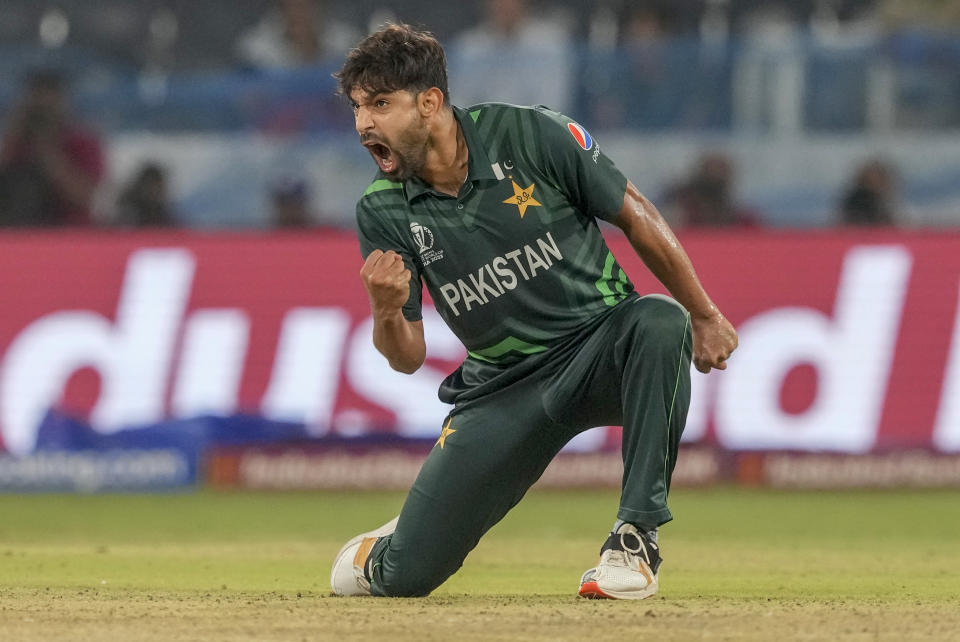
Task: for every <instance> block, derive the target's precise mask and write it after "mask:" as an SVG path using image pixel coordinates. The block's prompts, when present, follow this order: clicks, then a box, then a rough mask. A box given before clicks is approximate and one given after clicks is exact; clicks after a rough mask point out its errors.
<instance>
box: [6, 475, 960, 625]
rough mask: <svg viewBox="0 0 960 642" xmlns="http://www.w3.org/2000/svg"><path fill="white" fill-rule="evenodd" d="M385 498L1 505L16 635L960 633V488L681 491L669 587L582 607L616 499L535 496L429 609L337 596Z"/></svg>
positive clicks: (74, 500) (395, 497)
mask: <svg viewBox="0 0 960 642" xmlns="http://www.w3.org/2000/svg"><path fill="white" fill-rule="evenodd" d="M402 499H403V498H402V495H399V494H387V493H356V494H349V493H288V494H280V493H278V494H255V493H236V494H234V493H213V492H201V493H196V494H184V495H155V496H125V495H114V496H59V495H27V496H16V495H10V496H0V640H4V641H11V642H12V641H18V642H19V641H21V640H24V641H33V640H241V639H242V640H324V639H336V640H351V639H389V640H449V639H457V640H558V639H571V640H573V639H578V640H591V641H598V640H608V639H609V640H613V639H627V638H636V639H640V638H641V636H642V639H661V640H958V639H960V493H958V492H953V491H951V492H948V491H941V492H914V491H897V492H844V493H806V492H804V493H800V492H772V491H756V490H741V489H710V490H677V491H676V492H675V493H674V494H673V498H672V507H673V509H674V513H675V514H676V516H677V520H676V521H675V522H674V523H672V524H670V525H668V526H666V527H665V528H664V529H662V534H661V545H662V550H663V555H664V558H665V560H666V561H665V562H664V565H663V567H662V569H661V591H660V594H659V595H658V596H656V597H654V598H652V599H650V600H646V601H643V602H595V601H587V600H580V599H578V598H576V597H574V591H575V588H576V584H577V582H578V580H579V577H580V573H581V572H582V571H583V570H584V569H586V568H587V567H589V566H591V565H592V564H593V563H594V561H595V558H596V554H597V550H598V549H599V546H600V544H601V543H602V539H603V531H604V529H606V528H609V526H610V523H611V522H612V519H613V515H614V512H615V509H616V494H615V493H612V492H599V491H598V492H548V491H541V492H536V491H534V492H532V493H531V494H530V495H529V496H528V497H527V498H526V499H525V500H524V501H523V502H522V503H521V504H520V505H519V506H518V507H517V508H516V509H515V510H514V512H513V513H511V514H510V515H509V516H508V517H507V518H506V519H505V520H504V521H503V522H502V523H501V524H499V525H498V526H497V527H495V528H494V529H493V530H492V531H491V532H490V534H489V535H488V536H487V537H486V538H485V539H484V540H483V541H482V542H481V544H480V546H479V547H478V548H477V549H476V551H474V553H473V554H472V555H471V556H470V557H469V558H468V559H467V562H466V564H465V565H464V567H463V569H462V570H461V571H460V572H459V573H458V574H457V575H455V576H454V577H453V578H451V580H450V581H449V582H448V583H447V584H446V585H444V586H443V587H441V589H440V590H438V591H437V592H436V593H435V594H434V595H432V596H431V597H429V598H424V599H416V600H393V599H373V598H360V599H342V598H335V597H331V596H330V593H329V586H328V578H329V570H330V562H331V561H332V558H333V556H334V554H335V553H336V551H337V550H338V549H339V547H340V545H341V544H342V543H343V542H344V541H345V540H346V539H347V538H349V537H350V536H352V535H354V534H356V533H357V532H358V531H360V530H366V529H368V528H370V527H373V526H377V525H379V524H380V523H382V522H383V521H386V520H387V519H389V518H390V517H391V516H393V515H394V514H395V513H396V512H397V511H398V510H399V507H400V505H401V503H402Z"/></svg>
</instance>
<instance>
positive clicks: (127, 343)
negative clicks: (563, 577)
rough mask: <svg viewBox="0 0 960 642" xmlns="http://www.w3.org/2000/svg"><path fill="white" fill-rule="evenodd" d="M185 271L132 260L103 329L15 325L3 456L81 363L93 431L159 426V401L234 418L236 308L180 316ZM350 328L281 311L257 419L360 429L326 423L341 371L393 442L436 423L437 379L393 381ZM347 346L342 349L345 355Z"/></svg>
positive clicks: (57, 318)
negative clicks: (394, 431)
mask: <svg viewBox="0 0 960 642" xmlns="http://www.w3.org/2000/svg"><path fill="white" fill-rule="evenodd" d="M194 263H195V261H194V258H193V256H192V255H191V254H190V253H189V252H187V251H186V250H179V249H175V250H167V249H164V250H140V251H137V252H134V253H133V254H131V256H130V259H129V260H128V262H127V269H126V275H125V278H124V281H123V285H122V288H121V292H120V299H119V302H118V304H117V312H116V316H115V320H114V321H111V320H110V319H108V318H106V317H104V316H101V315H100V314H98V313H96V312H91V311H86V310H69V311H61V312H55V313H53V314H49V315H47V316H44V317H41V318H39V319H37V320H36V321H34V322H32V323H31V324H30V325H28V326H26V327H25V328H24V329H23V330H22V331H21V332H20V333H19V334H18V335H17V336H16V337H15V338H14V339H13V341H12V342H11V344H10V346H9V348H8V349H7V351H6V354H5V355H4V358H3V362H2V364H0V431H2V434H3V443H4V445H5V447H6V449H7V450H8V451H10V452H11V453H13V454H16V455H24V454H27V453H30V452H31V451H33V449H34V446H35V444H36V438H37V430H38V428H39V426H40V423H41V421H42V420H43V417H44V415H45V414H46V413H47V411H48V409H49V408H50V407H52V406H53V405H54V404H56V403H57V401H58V400H59V399H60V397H61V395H62V394H63V390H64V386H65V385H66V383H67V381H68V380H69V378H70V377H71V375H72V374H73V373H74V372H76V371H77V370H79V369H81V368H83V367H86V366H90V367H93V368H94V369H95V370H96V371H97V372H98V374H99V375H100V380H101V386H100V388H101V392H100V396H99V398H98V399H97V402H96V405H95V406H94V407H93V411H92V413H91V417H90V419H91V423H92V424H93V426H94V427H95V428H96V430H98V431H99V432H102V433H111V432H115V431H117V430H120V429H124V428H128V427H131V426H137V425H147V424H152V423H156V422H159V421H162V420H163V419H165V418H166V416H167V414H168V408H167V401H166V400H167V399H169V400H170V401H169V411H170V414H173V415H176V416H185V417H189V416H197V415H203V414H221V415H229V414H232V413H235V412H237V411H238V410H239V408H238V407H237V403H238V399H239V387H240V382H241V380H242V379H243V373H244V363H245V360H246V356H247V348H248V342H249V337H250V330H251V327H250V326H251V323H250V317H249V315H248V313H247V312H246V311H244V310H240V309H200V310H194V311H193V312H192V313H190V314H189V315H186V314H185V313H186V305H187V301H188V300H189V298H190V291H191V288H192V281H193V274H194ZM350 326H351V322H350V315H349V314H348V313H347V312H346V311H345V310H343V309H340V308H337V307H323V308H308V307H299V308H293V309H291V310H289V311H288V312H287V313H286V315H285V317H284V319H283V322H282V325H281V328H280V336H279V338H278V341H277V348H276V353H275V356H274V360H273V367H272V372H271V375H270V379H269V383H268V385H267V387H266V390H265V392H264V394H263V397H262V398H261V400H260V412H261V414H263V415H264V416H265V417H267V418H270V419H275V420H282V421H296V422H303V423H305V424H307V425H308V426H309V427H311V429H312V430H313V431H314V432H315V434H318V435H319V434H322V433H324V432H326V431H327V430H328V429H329V427H330V426H331V425H335V424H339V423H340V422H343V423H344V424H345V425H355V426H356V425H365V420H364V419H363V417H358V416H356V413H354V414H352V415H351V414H350V412H349V411H345V412H344V413H343V414H344V416H343V417H342V418H341V417H335V416H334V405H335V402H336V399H337V395H338V390H339V383H340V372H341V368H345V369H346V373H347V377H348V379H349V380H350V383H351V385H352V386H353V388H354V389H356V390H359V391H361V393H366V394H367V397H368V398H369V399H371V400H373V401H375V402H377V403H379V404H381V405H382V406H384V407H386V408H388V409H390V410H391V411H393V412H394V413H395V414H396V416H397V423H398V426H399V430H400V432H401V433H403V434H416V435H418V436H428V435H431V434H433V432H434V425H435V424H436V421H438V420H439V419H437V418H442V417H443V416H444V415H446V413H447V412H448V407H447V406H446V405H444V404H442V403H440V401H439V400H438V399H437V396H436V390H437V387H438V386H439V385H440V382H441V381H442V380H443V378H444V376H445V375H446V373H444V372H441V371H439V370H437V369H435V368H430V367H425V368H421V369H420V370H419V371H418V372H417V373H416V374H415V375H413V376H398V373H395V372H394V371H393V370H391V369H390V367H389V366H388V365H387V363H386V361H385V360H383V359H382V358H381V357H380V356H379V355H378V354H377V353H376V350H375V349H374V348H373V343H372V323H367V324H361V326H360V327H359V328H358V329H357V330H356V331H355V332H354V340H353V341H352V342H351V341H348V336H349V335H350V330H351V327H350ZM424 326H425V328H426V329H427V331H428V332H429V333H430V337H431V340H430V342H429V347H428V350H427V355H428V356H430V357H433V358H438V359H446V360H455V359H458V358H462V356H463V347H462V346H461V345H460V343H459V342H458V341H457V339H456V337H454V336H453V334H452V333H451V332H450V331H449V330H448V329H447V328H446V326H445V325H444V324H443V322H442V321H440V318H439V316H438V315H437V314H436V313H435V312H433V311H425V313H424ZM178 337H182V339H181V340H180V341H179V343H178V340H177V339H178ZM178 345H179V346H180V350H179V353H178V352H177V347H178ZM347 345H350V346H351V348H352V349H351V350H350V351H349V353H347V354H346V355H345V346H347ZM345 356H346V360H345ZM176 357H179V358H176ZM344 361H345V363H344ZM386 382H389V384H388V385H386ZM428 418H429V419H428ZM418 431H419V432H418ZM341 432H345V431H341Z"/></svg>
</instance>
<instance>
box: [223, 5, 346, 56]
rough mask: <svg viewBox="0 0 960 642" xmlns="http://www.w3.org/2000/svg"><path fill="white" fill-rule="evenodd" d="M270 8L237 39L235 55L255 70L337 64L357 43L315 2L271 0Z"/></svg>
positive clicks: (340, 24)
mask: <svg viewBox="0 0 960 642" xmlns="http://www.w3.org/2000/svg"><path fill="white" fill-rule="evenodd" d="M274 5H275V6H274V8H273V9H272V10H271V11H270V12H268V13H267V14H266V15H265V16H264V17H263V18H262V19H261V20H260V22H259V23H257V25H256V26H254V27H253V28H252V29H250V30H249V31H247V32H246V33H244V34H242V35H241V36H240V40H239V41H238V43H237V47H236V48H237V55H238V56H239V58H240V61H241V62H242V63H243V64H244V65H245V66H248V67H252V68H255V69H289V68H294V67H300V66H304V65H314V64H318V63H322V62H324V61H327V60H331V59H335V60H337V61H339V60H340V58H342V56H343V55H344V54H345V53H346V52H347V51H348V50H349V49H350V47H352V46H353V43H354V42H356V41H357V40H359V38H360V34H359V33H358V32H357V31H356V30H355V29H353V28H352V27H350V26H348V25H345V24H343V23H341V22H339V21H335V20H333V19H331V18H329V17H328V16H326V15H325V14H324V12H323V7H322V5H321V3H320V2H319V0H275V3H274Z"/></svg>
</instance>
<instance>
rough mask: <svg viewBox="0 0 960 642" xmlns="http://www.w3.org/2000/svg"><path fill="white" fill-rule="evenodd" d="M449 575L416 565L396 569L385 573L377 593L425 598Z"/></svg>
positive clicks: (387, 595) (388, 595) (389, 595)
mask: <svg viewBox="0 0 960 642" xmlns="http://www.w3.org/2000/svg"><path fill="white" fill-rule="evenodd" d="M450 575H451V574H450V573H445V572H442V571H441V572H437V571H436V570H434V569H430V568H427V567H426V566H425V565H418V566H417V567H415V568H398V569H396V570H395V571H393V572H391V573H385V574H384V577H383V578H382V580H381V582H379V584H378V588H379V591H378V592H379V593H381V594H382V595H384V596H385V597H425V596H427V595H429V594H430V593H431V592H432V591H433V590H434V589H435V588H437V587H438V586H440V585H441V584H443V582H444V581H445V580H446V579H447V578H448V577H450Z"/></svg>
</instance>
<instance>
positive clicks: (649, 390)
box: [545, 295, 691, 528]
mask: <svg viewBox="0 0 960 642" xmlns="http://www.w3.org/2000/svg"><path fill="white" fill-rule="evenodd" d="M688 319H689V317H688V316H687V313H686V311H685V310H684V309H683V308H682V307H681V306H680V305H679V304H677V303H676V302H674V301H673V300H672V299H668V298H667V297H663V296H660V295H650V296H646V297H641V298H638V299H629V300H627V301H624V302H623V303H620V304H619V305H618V306H617V308H616V309H615V310H613V311H611V313H610V315H609V316H608V317H607V319H606V320H605V321H604V322H603V323H602V324H601V325H600V326H599V327H598V328H597V329H596V330H595V332H594V333H593V334H592V335H591V336H590V338H589V339H588V340H587V341H585V342H584V344H583V345H582V347H581V348H580V349H579V350H578V351H577V353H576V354H575V355H574V356H573V357H572V358H571V359H570V361H569V363H568V364H566V367H564V368H563V369H562V370H560V371H558V373H557V374H556V376H554V377H553V378H552V380H551V381H550V382H549V385H548V386H547V388H546V391H545V393H546V394H545V399H546V405H547V408H548V410H549V413H550V415H551V416H553V417H556V418H562V420H563V422H564V423H565V424H572V425H575V426H579V428H580V429H587V428H590V427H593V426H602V425H623V468H624V472H623V487H622V493H621V497H620V508H619V511H618V513H617V517H618V518H619V519H621V520H623V521H625V522H631V523H634V524H636V525H639V526H645V527H648V528H653V527H656V526H659V525H660V524H663V523H664V522H668V521H670V519H671V518H672V516H671V514H670V511H669V510H668V508H667V492H668V491H669V489H670V476H671V474H672V473H673V468H674V464H675V463H676V460H677V448H678V446H679V444H680V435H681V434H682V433H683V426H684V423H685V422H686V416H687V407H688V406H689V404H690V354H691V337H690V327H689V320H688Z"/></svg>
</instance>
